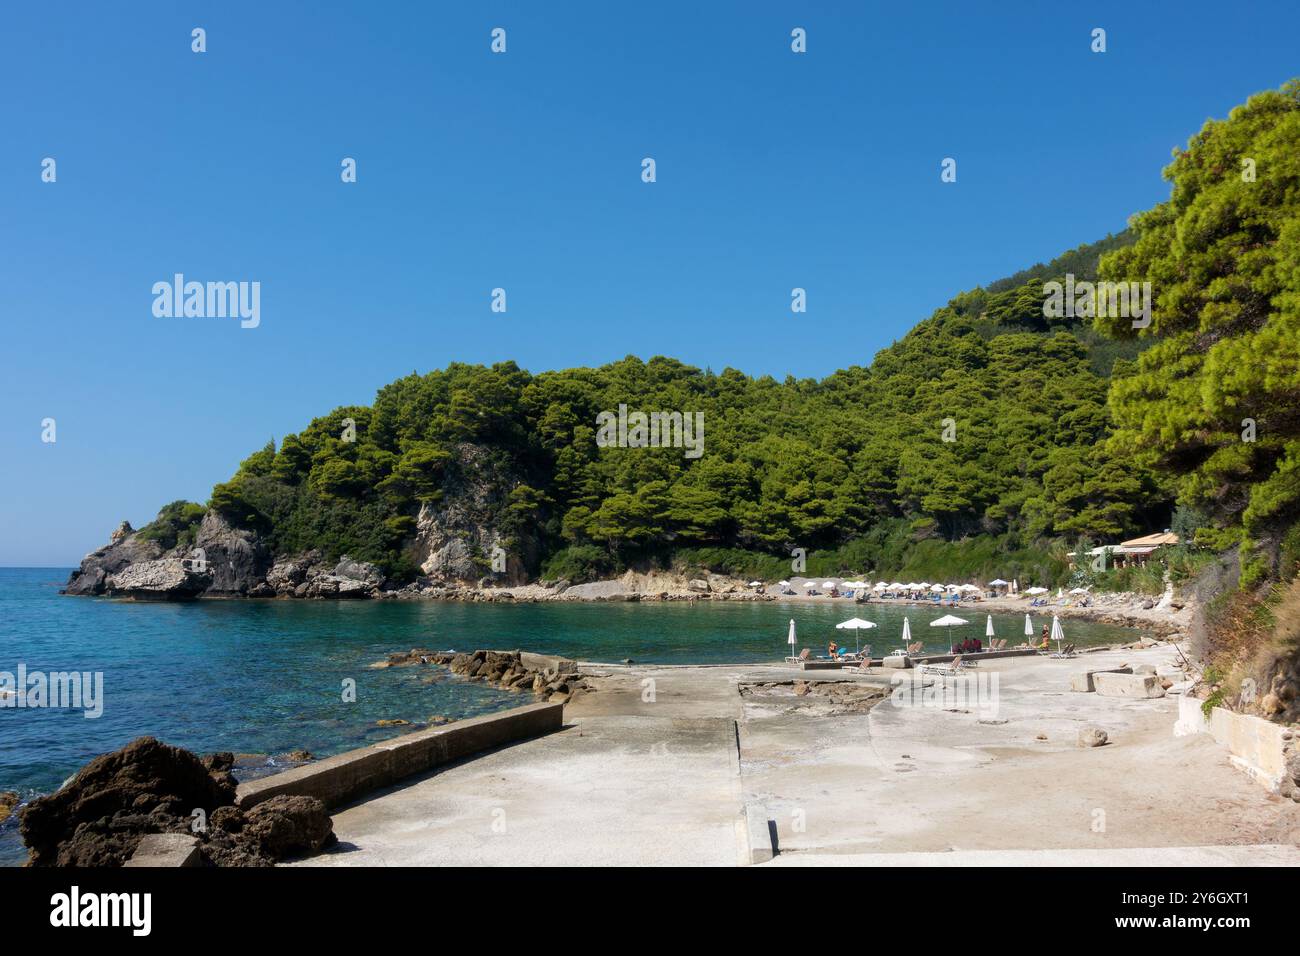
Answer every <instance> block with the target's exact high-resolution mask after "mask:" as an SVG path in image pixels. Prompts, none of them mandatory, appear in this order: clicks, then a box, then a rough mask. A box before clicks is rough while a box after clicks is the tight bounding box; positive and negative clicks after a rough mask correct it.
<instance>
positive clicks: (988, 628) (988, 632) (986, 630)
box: [984, 614, 997, 637]
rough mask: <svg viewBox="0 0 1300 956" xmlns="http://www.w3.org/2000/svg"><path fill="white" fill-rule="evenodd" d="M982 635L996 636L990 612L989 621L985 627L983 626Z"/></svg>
mask: <svg viewBox="0 0 1300 956" xmlns="http://www.w3.org/2000/svg"><path fill="white" fill-rule="evenodd" d="M984 636H985V637H996V636H997V635H995V634H994V633H993V615H992V614H990V615H989V622H988V624H987V625H985V627H984Z"/></svg>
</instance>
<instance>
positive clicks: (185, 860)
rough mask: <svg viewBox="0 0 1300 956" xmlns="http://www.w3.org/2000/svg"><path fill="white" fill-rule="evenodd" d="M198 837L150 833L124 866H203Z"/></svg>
mask: <svg viewBox="0 0 1300 956" xmlns="http://www.w3.org/2000/svg"><path fill="white" fill-rule="evenodd" d="M202 864H203V857H202V855H201V854H200V853H199V841H198V838H197V837H194V836H190V835H189V834H186V833H149V834H146V835H145V837H144V838H143V839H142V840H141V841H140V845H139V846H137V847H136V848H135V852H134V853H133V854H131V859H129V860H127V861H126V862H125V863H123V864H122V865H123V866H155V867H173V866H201V865H202Z"/></svg>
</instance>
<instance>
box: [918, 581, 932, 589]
mask: <svg viewBox="0 0 1300 956" xmlns="http://www.w3.org/2000/svg"><path fill="white" fill-rule="evenodd" d="M929 586H930V582H929V581H922V582H921V583H920V584H918V585H917V587H918V588H922V589H924V588H928V587H929Z"/></svg>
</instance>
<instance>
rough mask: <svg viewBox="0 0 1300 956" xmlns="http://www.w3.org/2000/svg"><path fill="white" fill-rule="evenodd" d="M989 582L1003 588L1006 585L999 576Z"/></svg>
mask: <svg viewBox="0 0 1300 956" xmlns="http://www.w3.org/2000/svg"><path fill="white" fill-rule="evenodd" d="M989 584H990V585H992V586H993V587H995V588H1004V587H1006V586H1007V582H1006V581H1003V580H1002V579H1001V578H994V579H993V580H992V581H990V582H989Z"/></svg>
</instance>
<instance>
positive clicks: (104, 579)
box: [64, 444, 535, 600]
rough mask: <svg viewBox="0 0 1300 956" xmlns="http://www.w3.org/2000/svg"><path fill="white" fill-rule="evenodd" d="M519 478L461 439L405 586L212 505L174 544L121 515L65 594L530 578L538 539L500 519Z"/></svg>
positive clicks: (341, 589) (342, 590)
mask: <svg viewBox="0 0 1300 956" xmlns="http://www.w3.org/2000/svg"><path fill="white" fill-rule="evenodd" d="M517 483H518V479H517V477H516V476H515V475H514V474H513V473H511V472H510V471H509V469H508V468H507V467H506V466H504V465H502V464H501V463H500V462H499V461H498V460H497V459H494V458H493V457H492V456H491V455H490V454H488V453H487V451H486V450H485V449H484V448H482V447H481V446H478V445H473V444H464V445H461V446H459V447H458V448H457V449H456V456H455V459H454V461H453V463H452V467H450V468H449V469H448V471H447V475H446V477H445V479H444V482H443V487H442V495H441V497H440V498H439V500H438V502H437V503H436V504H431V503H426V504H424V505H422V506H421V508H420V510H419V514H418V517H417V518H416V526H415V530H414V533H413V534H412V537H411V541H410V543H409V546H408V548H407V556H408V557H409V558H410V559H411V561H412V562H413V563H414V564H415V565H417V566H418V567H419V568H420V570H421V572H422V574H423V577H420V578H417V580H416V581H415V582H414V583H412V584H409V585H407V586H405V587H401V586H400V585H398V584H397V583H394V582H391V581H389V580H387V578H386V575H385V574H384V573H383V571H382V570H381V569H380V568H379V567H377V566H376V565H374V564H371V563H369V562H365V561H356V560H353V559H352V558H350V557H348V556H346V555H344V556H341V558H340V559H339V560H337V561H334V560H329V559H327V558H326V557H325V556H324V555H323V554H322V553H321V552H320V551H319V550H308V551H304V552H299V553H293V554H276V553H275V552H274V550H273V548H272V547H271V546H270V544H269V543H268V542H267V541H266V540H265V539H264V537H263V536H261V535H260V534H258V533H257V532H256V531H253V530H249V529H247V528H238V527H235V526H233V525H232V524H231V523H230V522H229V521H228V520H227V519H226V518H224V517H222V515H221V514H220V513H219V512H217V511H215V510H212V509H209V510H208V511H207V512H206V513H205V514H204V515H203V518H202V520H201V521H200V522H199V523H198V525H197V526H196V527H193V528H192V542H189V543H186V544H178V545H176V546H175V547H172V548H165V547H163V546H162V545H161V544H160V543H159V542H158V541H157V540H154V539H153V537H152V536H150V535H146V534H145V531H146V529H141V530H139V531H137V530H135V529H134V528H132V527H131V525H130V524H129V523H127V522H125V521H124V522H122V524H121V525H119V526H118V528H117V530H115V531H114V532H113V534H112V536H111V538H110V540H109V543H108V544H106V545H105V546H104V547H102V548H100V549H98V550H96V551H93V552H91V553H90V554H88V555H86V557H85V558H84V559H83V560H82V562H81V566H80V567H79V568H78V569H77V570H76V571H74V572H73V573H72V575H71V577H70V578H69V580H68V584H67V586H66V587H65V588H64V593H66V594H76V595H105V596H109V597H123V598H134V599H140V600H150V599H153V600H177V599H186V598H194V597H300V598H368V597H379V596H401V597H406V596H414V595H416V594H426V593H430V591H431V590H432V591H435V592H438V593H443V592H445V591H447V590H449V589H450V590H451V591H461V590H466V589H472V587H473V586H474V585H476V584H478V583H480V582H485V581H486V582H490V583H491V584H494V585H499V586H511V585H519V584H523V583H526V582H527V580H528V572H527V567H528V565H529V563H530V562H532V561H533V559H534V557H535V555H534V553H533V552H534V551H535V544H533V542H532V541H531V539H528V538H526V537H525V538H523V539H522V541H521V539H518V538H516V539H510V538H507V537H506V536H505V535H504V534H503V533H502V532H501V530H500V529H499V527H498V525H497V522H498V521H499V520H500V516H501V515H502V513H503V511H504V508H505V505H506V503H507V498H508V495H509V492H510V489H512V488H513V487H515V485H516V484H517ZM161 517H162V515H160V519H161ZM173 540H174V536H173Z"/></svg>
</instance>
